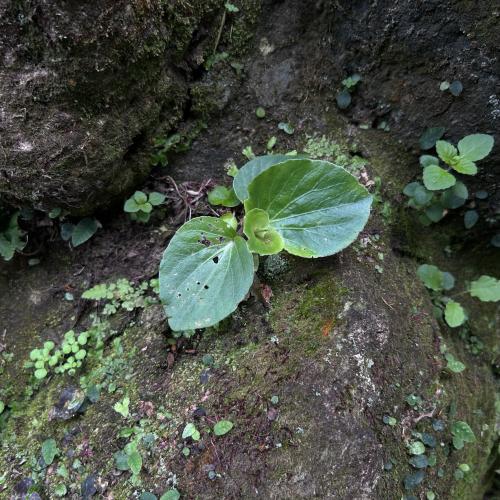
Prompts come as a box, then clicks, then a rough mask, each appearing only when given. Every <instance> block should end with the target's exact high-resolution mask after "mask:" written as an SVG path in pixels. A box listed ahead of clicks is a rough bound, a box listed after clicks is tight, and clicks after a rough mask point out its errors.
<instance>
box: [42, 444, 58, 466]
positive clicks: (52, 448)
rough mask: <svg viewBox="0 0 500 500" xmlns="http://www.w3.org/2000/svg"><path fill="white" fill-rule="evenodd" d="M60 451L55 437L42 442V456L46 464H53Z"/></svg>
mask: <svg viewBox="0 0 500 500" xmlns="http://www.w3.org/2000/svg"><path fill="white" fill-rule="evenodd" d="M58 453H59V449H58V448H57V444H56V441H55V439H46V440H45V441H44V442H43V443H42V458H43V461H44V462H45V465H51V464H52V462H53V461H54V458H55V457H56V456H57V454H58Z"/></svg>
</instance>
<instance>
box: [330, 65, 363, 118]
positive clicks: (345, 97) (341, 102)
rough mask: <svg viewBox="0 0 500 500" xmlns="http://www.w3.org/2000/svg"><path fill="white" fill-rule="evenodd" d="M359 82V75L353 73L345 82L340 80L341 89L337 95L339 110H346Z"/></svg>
mask: <svg viewBox="0 0 500 500" xmlns="http://www.w3.org/2000/svg"><path fill="white" fill-rule="evenodd" d="M360 82H361V75H359V74H357V73H355V74H353V75H351V76H349V77H347V78H346V79H345V80H342V89H341V90H340V92H339V93H338V94H337V97H336V100H337V106H338V107H339V108H340V109H347V108H348V107H349V106H350V105H351V102H352V97H351V94H352V93H353V92H354V91H355V89H356V87H357V85H358V84H359V83H360Z"/></svg>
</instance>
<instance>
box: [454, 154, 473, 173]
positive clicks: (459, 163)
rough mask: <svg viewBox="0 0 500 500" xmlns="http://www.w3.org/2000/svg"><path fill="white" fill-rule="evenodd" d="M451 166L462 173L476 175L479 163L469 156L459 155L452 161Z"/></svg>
mask: <svg viewBox="0 0 500 500" xmlns="http://www.w3.org/2000/svg"><path fill="white" fill-rule="evenodd" d="M451 167H452V168H453V170H456V171H457V172H458V173H460V174H464V175H476V174H477V165H476V164H475V163H474V162H473V161H472V160H469V159H468V158H464V157H462V156H458V157H457V158H456V159H455V160H454V161H453V163H452V165H451Z"/></svg>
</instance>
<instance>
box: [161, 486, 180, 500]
mask: <svg viewBox="0 0 500 500" xmlns="http://www.w3.org/2000/svg"><path fill="white" fill-rule="evenodd" d="M179 498H181V494H180V493H179V492H178V491H177V490H176V489H175V488H173V489H171V490H168V491H166V492H165V493H163V495H162V496H161V497H160V500H179Z"/></svg>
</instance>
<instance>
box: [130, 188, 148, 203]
mask: <svg viewBox="0 0 500 500" xmlns="http://www.w3.org/2000/svg"><path fill="white" fill-rule="evenodd" d="M132 197H133V199H134V200H135V201H136V203H137V204H138V205H142V204H144V203H146V202H147V201H148V197H147V195H146V193H143V192H142V191H136V192H135V193H134V194H133V196H132Z"/></svg>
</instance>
